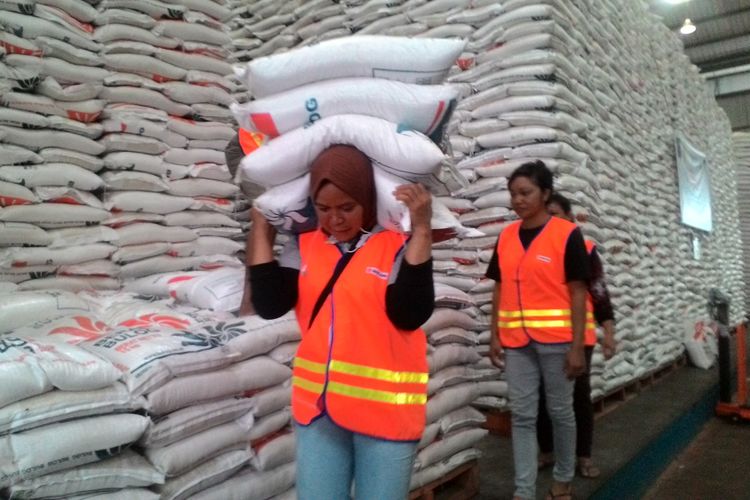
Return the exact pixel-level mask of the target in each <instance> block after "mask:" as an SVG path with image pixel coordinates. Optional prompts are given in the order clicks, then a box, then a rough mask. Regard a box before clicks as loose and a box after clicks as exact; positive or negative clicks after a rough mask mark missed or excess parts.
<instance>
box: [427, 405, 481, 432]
mask: <svg viewBox="0 0 750 500" xmlns="http://www.w3.org/2000/svg"><path fill="white" fill-rule="evenodd" d="M486 420H487V417H486V416H485V415H484V414H483V413H482V412H481V411H479V410H477V409H476V408H472V407H471V406H466V407H464V408H459V409H458V410H454V411H452V412H450V413H449V414H447V415H445V416H444V417H443V418H441V419H440V420H439V421H438V423H439V424H440V432H441V433H442V434H448V433H451V432H454V431H457V430H459V429H464V428H466V427H479V426H481V425H483V424H484V423H485V422H486Z"/></svg>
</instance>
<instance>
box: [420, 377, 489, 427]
mask: <svg viewBox="0 0 750 500" xmlns="http://www.w3.org/2000/svg"><path fill="white" fill-rule="evenodd" d="M479 395H480V393H479V387H478V385H477V384H476V383H475V382H466V383H463V384H458V385H454V386H451V387H447V388H445V389H443V390H442V391H439V392H438V393H437V394H435V395H434V396H432V397H431V398H430V399H429V400H428V401H427V423H432V422H437V421H438V420H440V419H441V418H442V417H444V416H445V415H447V414H448V413H450V412H452V411H454V410H457V409H458V408H462V407H464V406H468V405H469V404H470V403H471V402H472V401H474V400H475V399H476V398H478V397H479Z"/></svg>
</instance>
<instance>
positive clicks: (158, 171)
mask: <svg viewBox="0 0 750 500" xmlns="http://www.w3.org/2000/svg"><path fill="white" fill-rule="evenodd" d="M103 161H104V166H105V167H107V168H108V169H110V170H134V171H138V172H145V173H149V174H154V175H158V176H164V177H169V178H174V177H173V175H172V172H169V171H168V167H167V165H165V163H164V161H163V160H162V159H161V157H159V156H154V155H150V154H143V153H133V152H129V151H120V152H116V153H109V154H107V155H106V156H105V157H104V160H103ZM184 171H185V175H187V169H184Z"/></svg>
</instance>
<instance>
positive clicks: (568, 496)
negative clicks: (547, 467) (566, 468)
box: [544, 488, 573, 500]
mask: <svg viewBox="0 0 750 500" xmlns="http://www.w3.org/2000/svg"><path fill="white" fill-rule="evenodd" d="M555 499H559V500H573V488H568V491H564V492H562V493H558V494H554V493H553V492H552V488H550V489H549V491H548V492H547V496H545V497H544V500H555Z"/></svg>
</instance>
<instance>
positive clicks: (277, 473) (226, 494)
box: [191, 463, 296, 500]
mask: <svg viewBox="0 0 750 500" xmlns="http://www.w3.org/2000/svg"><path fill="white" fill-rule="evenodd" d="M295 468H296V466H295V464H294V463H288V464H284V465H282V466H280V467H277V468H275V469H272V470H269V471H255V470H253V469H250V468H245V469H243V470H242V471H240V473H239V474H237V475H235V476H233V477H231V478H230V479H227V480H226V481H224V482H222V483H220V484H218V485H217V486H213V487H211V488H208V489H206V490H203V491H200V492H198V493H196V494H195V495H193V496H192V497H191V498H192V499H193V500H241V499H244V498H271V497H273V496H274V495H278V494H280V493H283V492H285V491H287V490H288V489H290V488H291V487H292V486H293V485H294V478H295Z"/></svg>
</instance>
